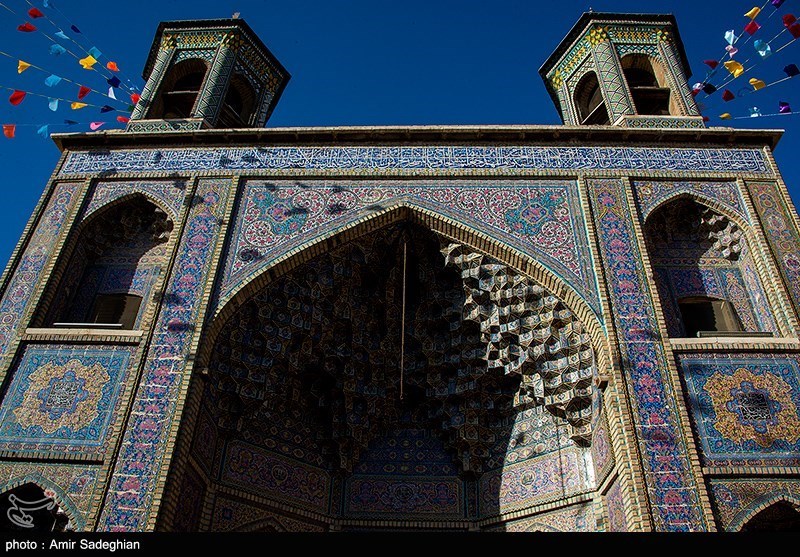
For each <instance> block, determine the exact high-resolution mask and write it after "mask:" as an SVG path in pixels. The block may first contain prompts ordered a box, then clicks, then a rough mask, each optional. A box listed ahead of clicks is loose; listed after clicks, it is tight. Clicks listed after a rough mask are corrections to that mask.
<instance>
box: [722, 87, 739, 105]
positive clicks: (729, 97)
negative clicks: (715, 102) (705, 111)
mask: <svg viewBox="0 0 800 557" xmlns="http://www.w3.org/2000/svg"><path fill="white" fill-rule="evenodd" d="M735 98H736V97H734V96H733V93H731V91H730V89H725V91H723V92H722V100H723V101H725V102H728V101H732V100H733V99H735Z"/></svg>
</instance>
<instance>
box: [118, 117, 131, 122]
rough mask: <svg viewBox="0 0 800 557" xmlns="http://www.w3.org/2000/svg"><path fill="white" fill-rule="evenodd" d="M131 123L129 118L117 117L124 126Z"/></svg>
mask: <svg viewBox="0 0 800 557" xmlns="http://www.w3.org/2000/svg"><path fill="white" fill-rule="evenodd" d="M130 121H131V119H130V118H128V117H127V116H117V122H120V123H122V124H127V123H128V122H130Z"/></svg>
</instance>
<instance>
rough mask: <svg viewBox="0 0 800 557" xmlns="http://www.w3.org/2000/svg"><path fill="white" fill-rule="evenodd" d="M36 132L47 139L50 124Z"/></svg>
mask: <svg viewBox="0 0 800 557" xmlns="http://www.w3.org/2000/svg"><path fill="white" fill-rule="evenodd" d="M45 5H47V4H45ZM36 133H38V134H39V135H41V136H42V137H44V138H45V139H47V138H48V136H49V135H50V126H48V125H47V124H45V125H44V126H42V127H41V128H39V129H38V130H36Z"/></svg>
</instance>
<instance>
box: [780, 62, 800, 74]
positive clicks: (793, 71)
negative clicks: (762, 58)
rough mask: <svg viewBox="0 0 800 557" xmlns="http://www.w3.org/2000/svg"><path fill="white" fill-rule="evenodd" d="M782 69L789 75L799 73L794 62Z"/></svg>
mask: <svg viewBox="0 0 800 557" xmlns="http://www.w3.org/2000/svg"><path fill="white" fill-rule="evenodd" d="M783 71H784V72H786V75H787V76H789V77H794V76H796V75H800V69H799V68H798V67H797V65H796V64H789V65H788V66H786V67H785V68H783Z"/></svg>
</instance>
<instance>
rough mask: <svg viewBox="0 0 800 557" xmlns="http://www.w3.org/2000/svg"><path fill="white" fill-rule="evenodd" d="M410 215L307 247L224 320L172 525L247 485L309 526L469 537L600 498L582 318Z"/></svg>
mask: <svg viewBox="0 0 800 557" xmlns="http://www.w3.org/2000/svg"><path fill="white" fill-rule="evenodd" d="M402 215H403V218H401V219H396V220H392V219H386V220H384V221H383V222H382V225H381V226H378V227H377V228H368V227H367V226H366V224H362V226H361V229H360V231H356V232H359V233H353V234H351V235H347V236H344V235H343V234H340V236H341V237H337V236H334V237H332V238H331V242H330V243H320V244H317V245H315V246H310V247H308V248H307V249H306V251H307V252H308V255H307V256H306V257H303V258H301V259H300V260H298V261H296V262H295V263H294V264H292V265H288V264H287V265H283V266H279V267H275V268H274V272H272V273H269V272H267V273H266V274H265V277H266V279H265V280H264V281H259V282H255V281H254V282H255V284H256V285H257V286H255V287H254V288H253V289H252V290H248V289H244V290H242V291H240V292H239V294H237V296H236V297H235V299H234V300H232V301H231V302H229V303H230V304H231V309H230V310H225V308H223V311H221V312H220V313H219V314H218V316H217V318H216V319H217V320H219V321H218V322H217V323H215V324H212V330H213V331H214V332H213V334H210V335H208V336H207V337H206V338H205V340H204V341H203V342H202V343H201V344H202V345H203V348H202V352H203V353H202V354H198V359H199V361H201V362H202V364H201V365H202V366H203V368H204V371H203V372H202V374H199V375H196V376H195V377H194V378H193V381H192V384H191V386H190V393H189V400H188V402H187V408H188V409H189V410H188V415H187V416H185V417H184V419H183V420H182V424H183V425H182V428H181V431H180V433H179V441H178V447H177V449H176V451H177V452H176V458H175V460H174V462H175V464H174V465H173V467H172V469H171V471H170V477H169V481H168V487H167V492H166V499H165V506H164V508H165V509H166V510H165V511H164V512H163V513H162V516H161V518H160V524H161V527H162V528H164V529H170V528H171V525H172V524H173V523H174V522H173V521H174V520H175V519H174V518H172V517H175V516H184V515H185V511H188V509H183V508H181V500H182V499H184V498H185V497H183V495H182V494H187V493H190V492H191V493H198V492H203V493H205V494H207V495H206V499H205V501H206V502H205V504H206V505H211V504H212V503H211V502H210V501H209V499H208V497H213V493H214V492H217V491H218V490H229V489H234V488H235V489H238V490H244V491H246V492H248V493H250V494H251V495H252V496H253V497H255V499H253V501H256V500H257V502H255V503H252V504H254V505H256V506H258V505H262V506H263V509H264V510H268V511H269V512H270V513H273V514H274V513H276V512H284V513H288V516H293V517H294V518H297V517H298V515H301V516H302V515H305V516H307V517H308V518H309V520H313V521H315V524H319V523H324V522H326V521H327V522H329V523H332V522H333V521H338V522H339V523H341V521H342V520H344V521H351V522H352V521H360V522H359V523H363V526H364V527H366V528H369V527H377V524H378V522H376V518H375V517H376V516H384V517H389V518H394V519H397V520H401V519H402V520H403V521H404V523H406V524H408V521H417V522H414V523H416V524H426V525H428V527H437V528H438V527H445V528H452V529H464V528H465V527H467V526H468V524H470V523H473V522H475V521H477V520H478V519H479V518H480V517H486V516H497V515H499V514H500V513H503V512H507V511H509V510H510V509H516V508H519V507H520V506H525V505H529V506H530V505H534V504H535V502H536V501H544V500H552V498H555V499H558V498H560V497H563V498H568V497H570V496H572V495H574V494H576V493H585V492H589V491H592V490H593V489H594V488H595V486H594V483H593V482H594V480H593V475H592V472H591V466H592V465H591V451H590V449H589V447H588V445H589V444H590V443H591V418H592V415H593V409H592V401H593V400H594V398H593V397H594V390H593V389H594V387H593V383H594V378H595V377H596V374H597V365H598V364H597V362H598V357H597V353H598V350H596V348H595V347H594V346H593V341H592V337H591V335H589V334H588V333H587V328H586V325H585V324H584V323H583V322H582V321H581V320H580V319H578V318H577V316H576V314H575V313H574V312H573V311H572V310H571V309H570V308H569V307H568V306H567V305H566V304H565V303H564V301H563V300H562V299H560V298H559V297H557V296H555V295H554V293H553V292H552V291H551V290H549V289H547V288H545V287H543V286H542V285H541V284H539V283H538V282H537V281H536V280H535V279H533V278H532V277H530V276H529V275H528V274H526V273H523V272H521V271H520V270H519V269H516V268H513V267H510V266H509V265H507V264H504V263H503V262H501V261H499V260H498V259H495V258H493V257H491V256H489V255H487V254H486V253H485V252H482V251H480V250H478V249H476V248H474V247H472V246H470V245H468V244H465V243H463V239H461V240H460V241H454V240H455V239H454V238H450V237H446V236H444V235H441V234H437V233H435V232H434V231H433V230H432V229H431V228H430V227H428V226H425V224H424V222H423V221H422V219H419V218H414V216H415V214H414V213H413V212H409V211H404V212H403V213H402ZM403 308H405V311H404V310H403ZM401 360H402V362H401ZM198 471H202V473H198ZM535 477H540V478H542V481H541V482H533V481H531V480H532V479H533V478H535ZM187 482H188V483H187ZM190 483H191V484H193V485H189V484H190ZM509 486H513V487H509ZM512 492H513V494H512ZM387 501H388V502H387ZM392 505H394V507H392ZM281 509H282V510H281ZM287 509H288V510H287ZM291 509H294V510H293V511H292V510H291ZM430 509H434V510H430ZM434 511H435V512H434ZM198 514H199V513H198ZM197 520H198V522H197V523H196V524H195V526H194V528H196V529H203V528H207V527H208V524H204V523H202V519H201V517H199V516H198V517H197ZM211 523H213V519H212V521H211ZM434 525H435V526H434ZM184 527H185V525H184Z"/></svg>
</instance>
